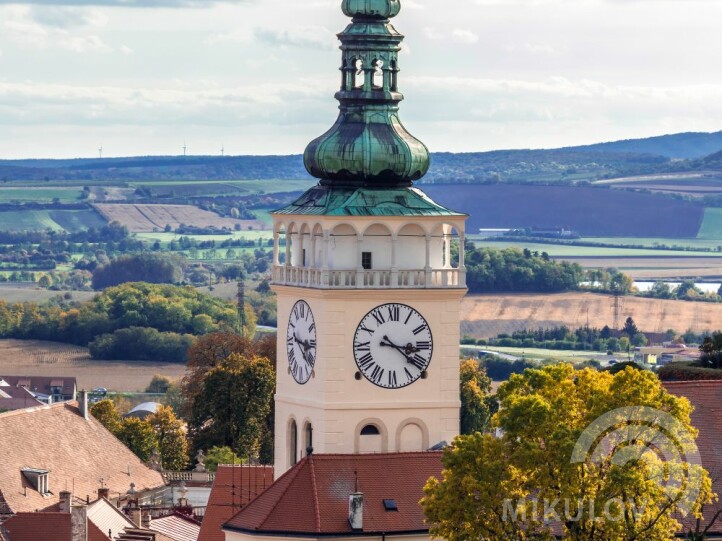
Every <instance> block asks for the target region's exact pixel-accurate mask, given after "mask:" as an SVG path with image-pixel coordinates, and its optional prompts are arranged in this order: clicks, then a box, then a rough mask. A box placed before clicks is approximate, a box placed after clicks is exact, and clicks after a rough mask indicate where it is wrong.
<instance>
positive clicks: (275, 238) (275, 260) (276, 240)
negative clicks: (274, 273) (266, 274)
mask: <svg viewBox="0 0 722 541" xmlns="http://www.w3.org/2000/svg"><path fill="white" fill-rule="evenodd" d="M280 238H281V236H280V234H279V233H278V231H274V232H273V266H274V267H278V266H279V265H280V264H281V261H280V259H279V257H280V255H281V254H280V246H279V240H280Z"/></svg>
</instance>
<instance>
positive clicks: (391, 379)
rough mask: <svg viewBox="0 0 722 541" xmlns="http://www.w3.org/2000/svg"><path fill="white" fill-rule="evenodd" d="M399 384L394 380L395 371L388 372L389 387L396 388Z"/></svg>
mask: <svg viewBox="0 0 722 541" xmlns="http://www.w3.org/2000/svg"><path fill="white" fill-rule="evenodd" d="M398 386H399V382H398V380H397V379H396V370H393V371H391V372H389V387H398Z"/></svg>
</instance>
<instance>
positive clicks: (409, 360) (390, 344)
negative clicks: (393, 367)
mask: <svg viewBox="0 0 722 541" xmlns="http://www.w3.org/2000/svg"><path fill="white" fill-rule="evenodd" d="M384 340H386V342H388V343H386V342H383V341H382V342H381V346H382V347H390V348H394V349H395V350H396V351H398V352H399V353H401V355H403V356H404V357H405V358H406V362H407V363H409V364H414V360H413V359H412V358H411V357H410V355H411V353H416V352H419V351H421V350H419V349H416V348H414V347H413V346H411V344H409V346H411V348H409V346H406V347H401V346H397V345H396V344H394V343H393V342H392V341H391V340H389V337H388V336H384ZM409 349H412V350H415V351H410V352H408V353H407V351H409Z"/></svg>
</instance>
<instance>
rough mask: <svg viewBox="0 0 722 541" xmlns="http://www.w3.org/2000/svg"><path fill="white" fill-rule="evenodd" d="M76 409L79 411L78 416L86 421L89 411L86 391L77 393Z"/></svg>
mask: <svg viewBox="0 0 722 541" xmlns="http://www.w3.org/2000/svg"><path fill="white" fill-rule="evenodd" d="M78 409H80V415H82V416H83V419H85V420H86V421H87V420H88V419H89V416H90V409H89V408H88V391H86V390H85V389H83V390H82V391H80V392H79V393H78Z"/></svg>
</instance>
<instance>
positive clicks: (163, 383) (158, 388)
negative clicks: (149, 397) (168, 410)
mask: <svg viewBox="0 0 722 541" xmlns="http://www.w3.org/2000/svg"><path fill="white" fill-rule="evenodd" d="M172 383H173V382H172V381H171V380H170V378H169V377H167V376H161V375H160V374H156V375H155V376H153V379H151V380H150V383H149V384H148V387H146V389H145V392H146V393H152V394H165V393H167V392H168V389H169V388H170V386H171V385H172Z"/></svg>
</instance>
